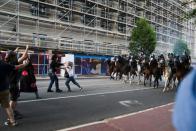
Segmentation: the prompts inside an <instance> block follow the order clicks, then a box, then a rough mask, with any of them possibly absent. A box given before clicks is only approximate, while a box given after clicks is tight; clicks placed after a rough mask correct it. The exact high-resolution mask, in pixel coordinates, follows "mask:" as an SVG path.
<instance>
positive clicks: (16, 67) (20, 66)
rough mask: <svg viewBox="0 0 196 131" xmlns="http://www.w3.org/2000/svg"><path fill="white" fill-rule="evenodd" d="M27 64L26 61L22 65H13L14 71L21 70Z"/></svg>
mask: <svg viewBox="0 0 196 131" xmlns="http://www.w3.org/2000/svg"><path fill="white" fill-rule="evenodd" d="M28 64H29V60H27V61H26V62H25V63H24V64H20V65H15V70H18V69H22V68H24V67H25V66H27V65H28Z"/></svg>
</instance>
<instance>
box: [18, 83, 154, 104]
mask: <svg viewBox="0 0 196 131" xmlns="http://www.w3.org/2000/svg"><path fill="white" fill-rule="evenodd" d="M148 89H153V87H149V88H141V89H133V90H123V91H115V92H104V93H93V94H85V95H74V96H65V97H52V98H45V99H39V100H24V101H18V103H30V102H40V101H48V100H58V99H68V98H78V97H85V96H96V95H105V94H116V93H123V92H133V91H139V90H148Z"/></svg>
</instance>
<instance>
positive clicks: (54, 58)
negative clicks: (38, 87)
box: [47, 54, 63, 93]
mask: <svg viewBox="0 0 196 131" xmlns="http://www.w3.org/2000/svg"><path fill="white" fill-rule="evenodd" d="M62 65H63V64H61V63H59V62H58V57H57V55H56V54H55V55H53V56H52V62H51V63H50V70H49V74H48V75H49V77H50V84H49V86H48V90H47V91H48V92H54V91H53V90H52V85H53V84H54V83H55V86H56V92H58V93H60V92H62V90H61V89H59V80H58V77H57V75H56V72H57V69H59V68H60V66H62Z"/></svg>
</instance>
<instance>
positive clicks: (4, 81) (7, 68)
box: [0, 53, 28, 126]
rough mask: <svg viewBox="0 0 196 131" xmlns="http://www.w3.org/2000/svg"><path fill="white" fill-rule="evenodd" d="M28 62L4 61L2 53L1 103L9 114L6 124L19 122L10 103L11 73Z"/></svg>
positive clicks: (0, 67) (0, 64)
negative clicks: (16, 63)
mask: <svg viewBox="0 0 196 131" xmlns="http://www.w3.org/2000/svg"><path fill="white" fill-rule="evenodd" d="M27 64H28V62H27V63H25V64H21V65H15V66H14V65H11V64H7V63H5V62H3V60H2V56H1V53H0V104H1V106H2V107H3V108H4V109H5V111H6V114H7V117H8V119H7V121H6V122H5V125H8V126H16V125H17V122H16V121H15V118H14V113H13V110H12V108H11V105H10V104H9V94H10V93H9V74H10V73H12V72H13V71H15V70H18V69H21V68H24V67H25V66H26V65H27Z"/></svg>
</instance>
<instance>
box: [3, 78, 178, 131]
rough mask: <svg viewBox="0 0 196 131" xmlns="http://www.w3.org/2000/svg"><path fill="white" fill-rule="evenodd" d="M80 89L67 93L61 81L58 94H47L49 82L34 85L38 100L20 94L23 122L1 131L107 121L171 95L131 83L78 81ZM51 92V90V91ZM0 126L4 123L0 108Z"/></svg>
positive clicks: (50, 130)
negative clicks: (36, 88)
mask: <svg viewBox="0 0 196 131" xmlns="http://www.w3.org/2000/svg"><path fill="white" fill-rule="evenodd" d="M78 82H79V83H80V84H81V86H82V87H83V88H84V90H83V91H80V90H79V88H77V87H76V86H74V85H71V87H72V90H73V92H71V93H68V92H67V89H66V87H65V85H64V81H63V80H61V81H60V88H61V89H63V92H62V93H55V92H54V93H47V92H46V91H47V86H48V84H49V81H47V80H43V81H38V83H37V85H38V87H39V93H40V96H41V97H42V99H35V95H34V94H33V93H21V96H20V100H19V104H18V110H19V111H20V112H22V114H23V115H24V118H23V119H21V120H18V123H19V125H18V126H17V127H12V128H10V127H5V126H3V127H0V130H3V131H12V130H13V131H54V130H59V129H65V128H68V127H73V126H77V125H81V124H85V123H90V122H95V121H100V120H104V119H108V118H111V117H115V116H119V115H122V114H128V113H132V112H137V111H141V110H144V109H148V108H151V107H156V106H160V105H164V104H167V103H170V102H173V100H174V97H175V93H174V92H168V93H162V88H159V89H153V88H152V87H149V86H147V87H143V86H142V85H137V83H133V84H132V85H131V86H130V85H129V84H122V82H121V81H113V80H108V79H83V80H78ZM53 89H54V87H53ZM0 118H1V119H0V124H3V122H4V121H5V120H6V118H5V115H4V111H3V110H2V108H0Z"/></svg>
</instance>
